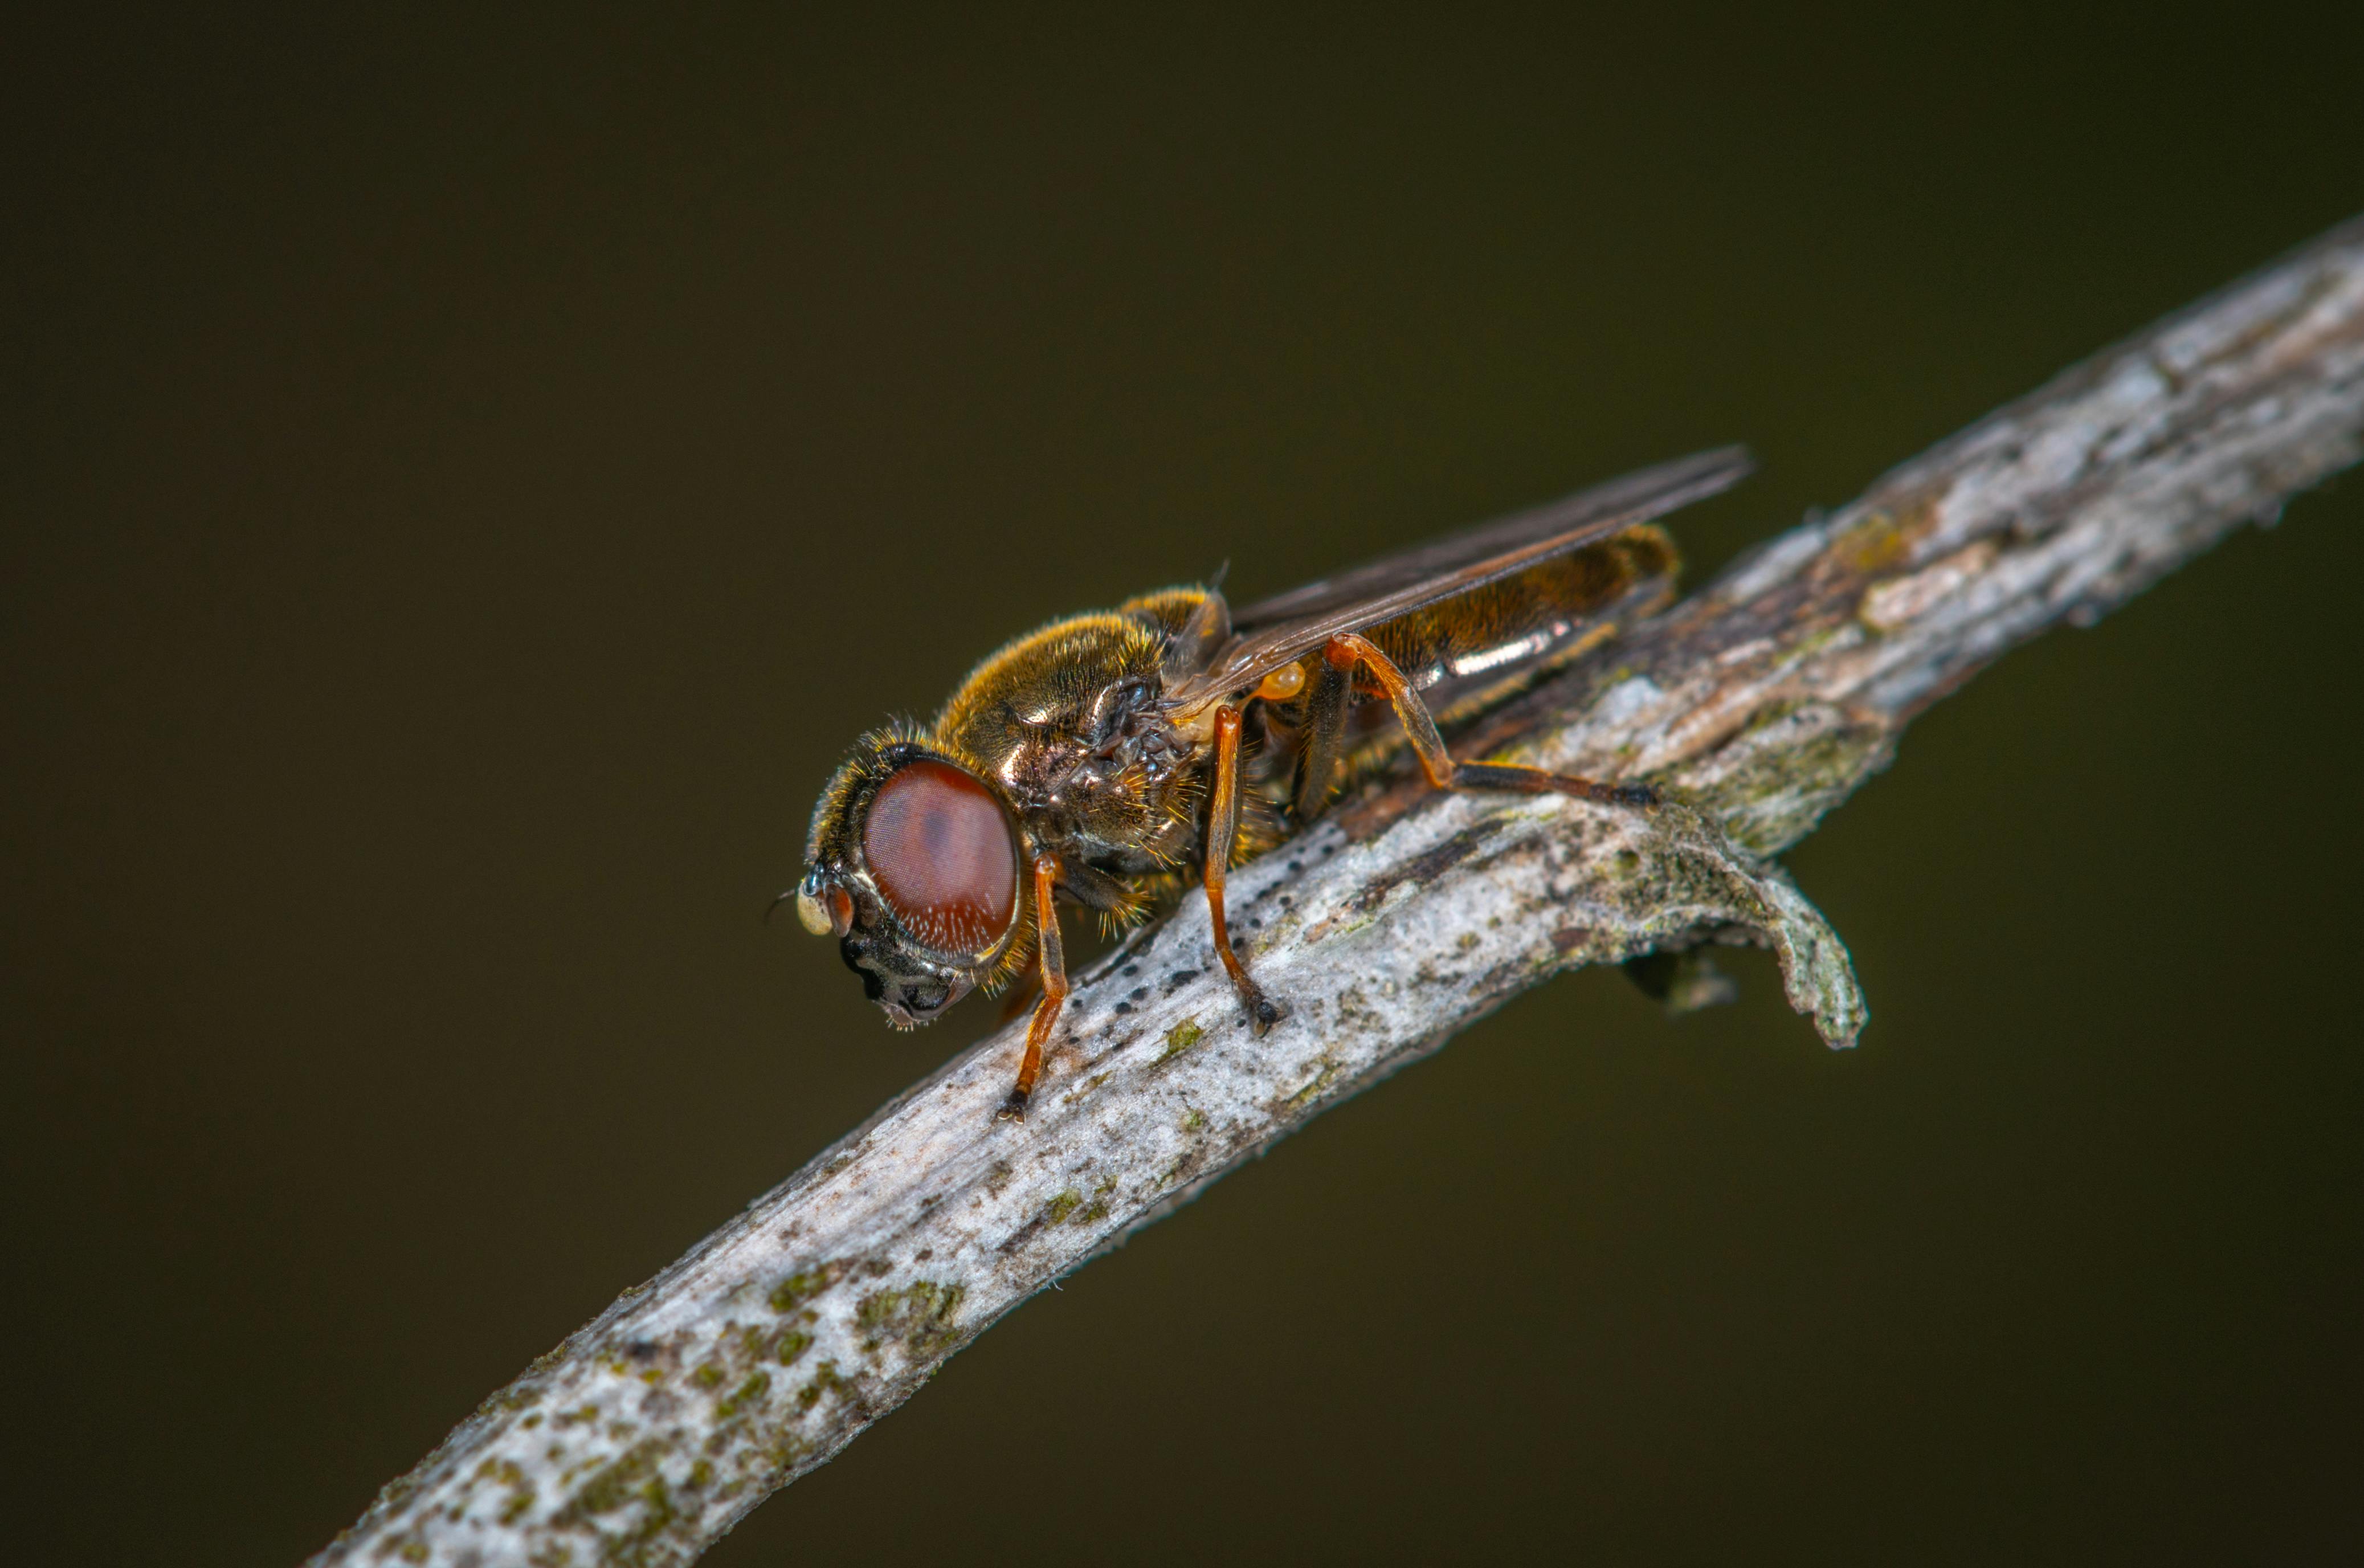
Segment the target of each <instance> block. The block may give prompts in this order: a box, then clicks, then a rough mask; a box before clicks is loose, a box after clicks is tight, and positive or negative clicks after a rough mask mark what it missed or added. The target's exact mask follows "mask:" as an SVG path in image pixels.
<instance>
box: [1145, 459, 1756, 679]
mask: <svg viewBox="0 0 2364 1568" xmlns="http://www.w3.org/2000/svg"><path fill="white" fill-rule="evenodd" d="M1754 466H1755V464H1754V463H1753V462H1751V461H1750V459H1749V456H1748V453H1747V451H1746V450H1745V449H1743V448H1740V447H1723V448H1719V449H1717V450H1714V451H1707V452H1700V453H1697V454H1695V455H1693V456H1690V457H1686V458H1678V459H1676V460H1675V461H1674V462H1666V463H1660V464H1659V465H1658V466H1656V468H1645V469H1643V470H1641V471H1640V472H1639V473H1629V474H1626V475H1625V476H1624V477H1622V479H1612V480H1611V481H1609V482H1608V483H1607V484H1597V485H1594V486H1593V487H1592V488H1591V489H1589V490H1581V491H1578V493H1577V494H1575V495H1570V496H1567V497H1566V498H1565V499H1563V500H1558V501H1554V502H1552V503H1551V504H1550V505H1548V506H1537V507H1535V508H1533V510H1531V511H1525V512H1520V513H1517V514H1516V515H1514V516H1511V517H1503V518H1500V519H1499V520H1497V521H1495V522H1491V523H1486V524H1482V525H1480V526H1479V527H1478V528H1470V529H1467V530H1466V531H1464V532H1462V533H1457V534H1454V535H1451V536H1450V537H1448V538H1445V539H1437V540H1435V541H1433V543H1429V544H1424V545H1421V546H1418V547H1417V548H1415V549H1412V550H1405V551H1403V552H1402V553H1400V554H1397V555H1391V556H1386V557H1383V558H1382V559H1380V560H1377V561H1374V562H1370V563H1369V564H1367V565H1364V566H1358V567H1355V568H1354V569H1353V570H1351V571H1348V572H1344V573H1339V574H1338V575H1337V576H1335V577H1325V578H1323V579H1322V580H1321V581H1320V582H1318V583H1309V584H1306V585H1305V586H1304V587H1302V588H1298V589H1294V590H1292V591H1291V592H1289V593H1286V594H1282V595H1278V596H1277V597H1275V598H1270V599H1266V600H1264V601H1262V602H1261V603H1258V604H1254V605H1250V606H1247V607H1245V608H1244V609H1241V610H1237V611H1235V612H1233V614H1232V626H1233V627H1234V628H1235V635H1234V636H1233V637H1232V639H1231V641H1230V642H1229V643H1227V644H1226V645H1225V646H1223V647H1222V648H1221V649H1220V650H1218V651H1216V653H1215V655H1214V657H1213V658H1211V659H1210V660H1209V661H1208V663H1207V667H1206V669H1205V670H1204V671H1203V672H1201V673H1199V674H1197V675H1194V676H1191V677H1189V678H1188V680H1186V681H1184V682H1182V683H1181V684H1179V685H1178V686H1176V687H1175V688H1173V689H1172V690H1170V691H1169V693H1168V695H1167V700H1168V702H1169V704H1170V705H1171V706H1172V707H1173V708H1174V709H1176V710H1178V711H1180V712H1182V713H1185V714H1187V713H1189V712H1192V711H1194V710H1198V709H1201V708H1204V707H1205V706H1206V705H1207V704H1209V703H1211V702H1217V701H1221V700H1222V699H1223V698H1225V697H1229V696H1232V695H1236V694H1238V693H1240V692H1242V691H1243V690H1245V689H1246V688H1248V687H1251V686H1253V685H1254V684H1256V683H1257V682H1259V681H1261V680H1263V679H1264V678H1265V676H1266V675H1268V674H1270V673H1272V672H1273V671H1275V670H1277V669H1278V668H1280V667H1281V666H1282V665H1283V664H1287V663H1288V662H1291V661H1293V660H1297V659H1302V658H1303V657H1305V655H1306V654H1308V653H1310V652H1311V651H1313V650H1315V649H1317V648H1319V647H1321V645H1322V644H1323V643H1325V642H1327V641H1329V640H1330V639H1332V638H1333V637H1335V636H1337V635H1338V634H1339V633H1341V632H1346V631H1362V630H1365V629H1366V628H1370V627H1374V626H1377V625H1380V624H1381V623H1383V622H1386V621H1390V620H1393V619H1395V618H1396V617H1398V616H1401V615H1409V614H1410V613H1411V612H1412V611H1413V610H1416V609H1420V608H1422V606H1427V605H1433V604H1435V603H1436V602H1438V601H1439V600H1441V599H1449V598H1452V597H1453V596H1454V595H1456V594H1466V593H1467V592H1469V591H1470V590H1471V589H1473V588H1480V587H1483V586H1485V585H1486V584H1489V583H1492V582H1495V581H1498V580H1499V579H1500V578H1504V577H1509V576H1511V575H1513V574H1514V573H1520V572H1523V571H1525V570H1526V569H1527V568H1528V567H1530V566H1533V565H1534V564H1535V563H1536V562H1541V561H1548V560H1550V559H1551V558H1552V557H1553V556H1556V555H1563V554H1565V553H1567V551H1569V550H1581V549H1583V548H1584V547H1585V546H1586V545H1588V544H1593V543H1596V542H1598V541H1600V540H1601V539H1608V538H1610V537H1611V536H1612V535H1616V534H1620V533H1622V532H1624V531H1625V530H1626V529H1627V528H1632V527H1633V526H1634V524H1636V523H1644V522H1647V521H1649V520H1650V519H1651V518H1653V517H1663V516H1665V515H1666V514H1667V513H1668V512H1671V511H1674V510H1675V509H1676V508H1678V507H1680V506H1689V505H1690V504H1691V503H1692V502H1694V501H1700V500H1704V499H1706V498H1707V497H1708V496H1710V495H1715V494H1717V493H1718V492H1719V491H1723V490H1727V489H1730V488H1731V487H1732V486H1733V485H1734V484H1738V483H1739V482H1740V481H1741V480H1742V479H1744V478H1745V477H1746V476H1747V474H1748V473H1749V471H1750V470H1751V469H1752V468H1753V467H1754Z"/></svg>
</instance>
